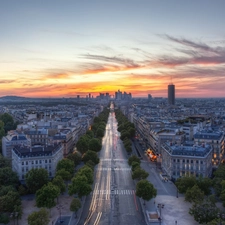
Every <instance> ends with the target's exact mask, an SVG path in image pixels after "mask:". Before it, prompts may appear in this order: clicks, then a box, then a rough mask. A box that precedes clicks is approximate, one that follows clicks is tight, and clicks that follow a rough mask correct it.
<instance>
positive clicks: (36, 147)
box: [1, 102, 104, 180]
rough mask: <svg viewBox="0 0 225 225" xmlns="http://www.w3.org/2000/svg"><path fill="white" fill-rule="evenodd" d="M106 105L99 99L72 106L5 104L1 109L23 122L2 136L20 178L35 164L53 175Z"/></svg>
mask: <svg viewBox="0 0 225 225" xmlns="http://www.w3.org/2000/svg"><path fill="white" fill-rule="evenodd" d="M24 107H25V108H24ZM103 108H104V105H101V104H98V102H95V103H93V104H87V105H84V106H79V104H78V105H76V104H72V105H69V107H68V106H67V105H63V104H59V105H58V106H52V107H51V106H40V105H38V104H37V105H35V104H29V105H25V106H23V107H22V106H14V105H11V106H8V107H3V108H1V112H7V113H10V114H11V115H12V116H13V117H14V118H15V119H16V120H18V121H20V122H21V123H20V124H19V125H18V127H17V129H16V130H13V131H9V132H8V134H7V135H6V136H5V137H3V138H2V153H3V156H5V157H7V158H9V159H11V160H12V168H13V170H14V171H15V172H17V173H18V176H19V179H20V180H24V178H25V174H26V173H27V172H28V171H29V170H30V169H32V168H45V169H46V170H47V171H48V173H49V176H50V177H54V176H55V170H56V165H57V163H58V161H59V160H61V159H63V158H64V157H66V156H67V155H68V154H69V153H71V152H73V151H74V147H75V145H76V143H77V141H78V139H79V137H80V136H82V135H83V134H85V133H86V131H87V130H88V129H89V127H90V125H91V124H92V123H93V119H94V117H96V116H98V114H99V113H100V112H101V111H102V110H103Z"/></svg>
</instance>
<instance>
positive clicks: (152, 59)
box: [0, 0, 225, 98]
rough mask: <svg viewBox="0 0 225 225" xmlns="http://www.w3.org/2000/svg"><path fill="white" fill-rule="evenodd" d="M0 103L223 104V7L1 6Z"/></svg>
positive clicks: (203, 0)
mask: <svg viewBox="0 0 225 225" xmlns="http://www.w3.org/2000/svg"><path fill="white" fill-rule="evenodd" d="M1 3H2V4H1V8H0V27H1V31H2V32H1V36H0V48H1V52H0V96H8V95H16V96H23V97H76V96H77V95H80V96H86V95H88V94H89V93H91V94H92V95H93V96H94V97H95V96H97V95H99V93H104V92H108V93H109V94H110V95H114V94H115V91H117V90H122V91H125V92H127V93H132V96H133V97H147V96H148V94H151V95H152V96H153V97H167V87H168V84H169V83H171V82H172V83H173V84H175V85H176V98H182V97H190V98H193V97H196V98H199V97H200V98H202V97H225V91H224V83H225V76H224V71H225V33H224V31H223V29H222V27H223V26H224V23H225V15H224V9H225V2H224V1H223V0H218V1H216V4H215V2H213V1H209V0H200V1H197V2H196V1H194V0H191V1H188V2H186V1H178V0H171V1H167V2H160V1H153V0H148V1H147V0H140V1H134V0H131V1H118V0H115V1H100V0H96V1H94V2H93V1H88V0H86V1H70V0H69V1H67V2H66V3H65V2H64V1H59V0H57V1H53V0H49V1H46V2H45V3H41V2H39V1H35V2H33V1H28V0H21V1H16V0H11V1H6V0H3V1H2V2H1Z"/></svg>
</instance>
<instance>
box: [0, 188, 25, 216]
mask: <svg viewBox="0 0 225 225" xmlns="http://www.w3.org/2000/svg"><path fill="white" fill-rule="evenodd" d="M15 205H18V206H19V205H21V199H20V195H19V193H18V192H16V191H11V190H10V191H8V192H7V194H5V195H3V196H1V197H0V212H13V211H14V207H15Z"/></svg>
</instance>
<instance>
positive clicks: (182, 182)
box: [175, 176, 197, 194]
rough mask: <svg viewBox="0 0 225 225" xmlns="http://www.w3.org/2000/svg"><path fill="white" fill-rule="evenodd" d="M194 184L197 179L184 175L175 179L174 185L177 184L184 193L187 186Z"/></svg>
mask: <svg viewBox="0 0 225 225" xmlns="http://www.w3.org/2000/svg"><path fill="white" fill-rule="evenodd" d="M195 184H197V180H196V178H195V177H193V176H190V177H188V176H185V177H180V178H178V179H177V181H176V183H175V185H176V186H177V188H178V190H179V192H180V193H182V194H184V193H186V191H187V189H188V188H192V187H193V186H194V185H195Z"/></svg>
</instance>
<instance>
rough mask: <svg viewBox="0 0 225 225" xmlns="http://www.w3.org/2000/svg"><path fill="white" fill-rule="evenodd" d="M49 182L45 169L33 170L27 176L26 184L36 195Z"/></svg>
mask: <svg viewBox="0 0 225 225" xmlns="http://www.w3.org/2000/svg"><path fill="white" fill-rule="evenodd" d="M48 181H49V178H48V171H47V170H46V169H43V168H33V169H31V170H29V171H28V172H27V173H26V175H25V182H26V185H27V187H28V189H29V191H30V193H35V192H36V191H37V190H39V189H40V188H42V187H43V186H44V185H45V184H47V183H48Z"/></svg>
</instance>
